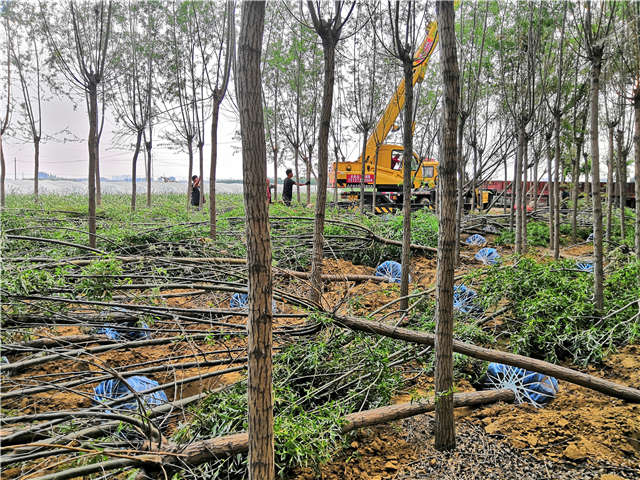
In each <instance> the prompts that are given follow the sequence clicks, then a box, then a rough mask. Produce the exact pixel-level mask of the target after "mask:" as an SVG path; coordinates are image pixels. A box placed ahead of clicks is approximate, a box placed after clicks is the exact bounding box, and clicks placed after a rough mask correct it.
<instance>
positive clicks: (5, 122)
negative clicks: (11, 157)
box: [0, 12, 11, 207]
mask: <svg viewBox="0 0 640 480" xmlns="http://www.w3.org/2000/svg"><path fill="white" fill-rule="evenodd" d="M3 16H4V21H3V22H2V25H3V26H4V30H5V35H6V42H7V44H6V45H5V48H6V49H7V77H6V82H7V83H6V92H7V102H6V107H5V110H4V116H3V117H2V118H0V207H4V206H5V185H4V182H5V177H6V176H7V166H6V164H5V159H4V149H3V148H2V137H3V136H4V134H5V132H6V131H7V129H8V128H9V119H10V116H9V113H10V112H11V29H10V26H9V13H8V12H3ZM3 90H4V88H3ZM3 93H4V92H3Z"/></svg>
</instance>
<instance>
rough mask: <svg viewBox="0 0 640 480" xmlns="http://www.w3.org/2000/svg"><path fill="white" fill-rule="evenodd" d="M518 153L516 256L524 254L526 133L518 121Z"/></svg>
mask: <svg viewBox="0 0 640 480" xmlns="http://www.w3.org/2000/svg"><path fill="white" fill-rule="evenodd" d="M517 128H518V153H517V155H516V177H515V180H516V202H515V207H516V248H515V253H516V255H521V254H523V253H524V251H523V248H522V219H523V214H522V213H523V212H522V163H523V162H522V159H523V157H524V141H525V135H526V132H525V131H524V125H522V121H518V125H517Z"/></svg>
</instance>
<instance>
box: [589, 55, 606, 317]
mask: <svg viewBox="0 0 640 480" xmlns="http://www.w3.org/2000/svg"><path fill="white" fill-rule="evenodd" d="M602 48H604V47H596V48H595V49H597V50H599V51H600V55H594V56H593V57H592V59H591V159H592V161H591V172H592V177H591V179H592V180H591V182H592V187H591V190H592V192H593V194H592V198H593V245H594V257H595V265H594V267H595V268H594V269H593V276H594V285H593V286H594V303H595V308H596V312H597V315H601V314H602V309H603V307H604V270H603V265H602V199H601V198H600V145H599V143H598V121H599V117H598V115H599V113H598V95H599V91H600V69H601V68H602Z"/></svg>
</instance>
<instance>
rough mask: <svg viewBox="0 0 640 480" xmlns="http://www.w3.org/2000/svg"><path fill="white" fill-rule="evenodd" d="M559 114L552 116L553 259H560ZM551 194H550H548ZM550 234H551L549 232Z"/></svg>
mask: <svg viewBox="0 0 640 480" xmlns="http://www.w3.org/2000/svg"><path fill="white" fill-rule="evenodd" d="M560 120H561V118H560V114H557V115H554V130H555V134H554V141H555V143H554V150H555V155H554V156H555V161H554V167H555V168H554V171H553V204H554V209H553V238H552V239H551V238H550V240H552V241H553V258H554V260H558V259H559V258H560V163H561V160H560ZM549 193H551V192H549ZM549 233H551V232H549Z"/></svg>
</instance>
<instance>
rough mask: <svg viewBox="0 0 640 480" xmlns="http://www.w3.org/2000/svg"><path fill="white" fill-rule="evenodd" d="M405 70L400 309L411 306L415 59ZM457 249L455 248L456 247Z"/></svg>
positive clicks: (404, 62) (408, 63)
mask: <svg viewBox="0 0 640 480" xmlns="http://www.w3.org/2000/svg"><path fill="white" fill-rule="evenodd" d="M403 70H404V85H405V89H404V121H403V125H404V131H403V139H402V144H403V147H404V151H403V160H402V170H403V179H402V195H403V197H402V200H403V201H402V262H401V263H402V276H401V279H400V296H401V297H402V300H401V301H400V309H401V310H404V311H406V310H408V308H409V299H408V298H407V295H409V275H410V273H411V190H412V189H413V182H412V181H411V162H412V161H413V132H412V129H411V124H412V121H413V61H406V60H405V61H403ZM454 251H455V249H454Z"/></svg>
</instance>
